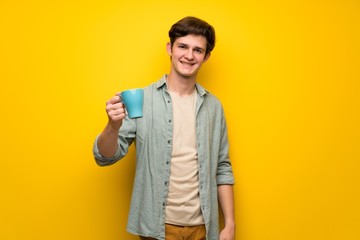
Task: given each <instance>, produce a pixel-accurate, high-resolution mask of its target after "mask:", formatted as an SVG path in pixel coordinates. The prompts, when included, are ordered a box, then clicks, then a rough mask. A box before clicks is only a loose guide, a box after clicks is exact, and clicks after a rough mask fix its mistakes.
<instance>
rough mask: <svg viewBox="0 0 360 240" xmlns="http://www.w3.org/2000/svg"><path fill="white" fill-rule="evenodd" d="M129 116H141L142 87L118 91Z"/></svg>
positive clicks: (142, 102)
mask: <svg viewBox="0 0 360 240" xmlns="http://www.w3.org/2000/svg"><path fill="white" fill-rule="evenodd" d="M120 96H121V100H122V102H123V103H124V105H125V108H126V111H127V114H128V116H129V118H139V117H142V116H143V113H142V110H143V104H144V90H143V89H142V88H136V89H129V90H125V91H123V92H121V93H120Z"/></svg>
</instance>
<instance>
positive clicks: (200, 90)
mask: <svg viewBox="0 0 360 240" xmlns="http://www.w3.org/2000/svg"><path fill="white" fill-rule="evenodd" d="M166 78H167V74H164V76H162V78H161V79H160V80H159V81H157V82H156V88H157V89H159V88H161V87H163V86H166ZM195 87H196V90H197V92H198V94H199V95H200V96H204V95H206V94H208V93H209V92H208V91H207V90H206V89H205V88H203V87H202V86H201V85H200V84H199V83H196V84H195Z"/></svg>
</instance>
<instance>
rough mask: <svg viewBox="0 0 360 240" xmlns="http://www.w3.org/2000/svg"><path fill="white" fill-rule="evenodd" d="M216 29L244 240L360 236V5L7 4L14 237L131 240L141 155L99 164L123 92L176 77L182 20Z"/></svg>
mask: <svg viewBox="0 0 360 240" xmlns="http://www.w3.org/2000/svg"><path fill="white" fill-rule="evenodd" d="M186 15H195V16H198V17H200V18H204V19H205V20H207V21H209V22H210V23H211V24H213V25H214V27H215V28H216V30H217V36H218V40H217V46H216V47H215V50H214V52H213V54H212V58H211V59H210V60H209V62H208V63H206V64H205V65H204V67H203V69H202V72H201V74H200V76H199V81H200V83H202V84H203V85H204V86H205V87H207V88H208V89H209V90H210V91H211V92H213V93H214V94H215V95H217V96H218V97H219V98H220V99H221V100H222V102H223V105H224V108H225V112H226V115H227V119H228V124H229V131H230V142H231V158H232V161H233V166H234V171H235V177H236V181H237V184H236V186H235V191H236V194H235V195H236V219H237V238H236V239H244V240H305V239H306V240H322V239H324V240H325V239H326V240H333V239H334V240H343V239H344V240H353V239H354V240H355V239H360V217H359V216H360V207H359V202H360V191H359V184H360V177H359V176H360V174H359V170H360V169H359V167H360V165H359V160H360V126H359V122H360V92H359V90H360V86H359V85H360V83H359V81H360V47H359V45H360V44H359V43H360V27H359V26H360V2H359V1H357V0H327V1H325V0H324V1H321V0H318V1H316V0H302V1H297V0H296V1H276V0H275V1H266V0H257V1H254V0H245V1H228V0H222V1H207V0H201V1H194V0H190V1H187V0H184V1H160V0H158V1H145V0H143V1H141V0H140V1H130V0H128V1H74V0H73V1H67V0H64V1H40V0H34V1H9V0H5V1H1V3H0V34H1V37H0V71H1V73H0V79H1V88H0V104H1V118H0V119H1V124H0V133H1V143H0V148H1V164H0V189H1V190H0V191H1V199H0V201H1V202H0V214H1V217H0V239H4V240H13V239H21V240H22V239H24V240H25V239H26V240H28V239H34V240H35V239H36V240H43V239H44V240H45V239H46V240H49V239H51V240H64V239H74V240H75V239H76V240H79V239H84V240H104V239H106V240H115V239H126V240H128V239H129V240H131V239H137V238H136V237H134V236H132V235H130V234H128V233H126V230H125V226H126V221H127V213H128V208H129V201H130V194H131V188H132V178H133V175H134V161H133V159H134V154H133V149H132V151H131V152H132V153H131V154H130V155H129V156H128V157H127V158H126V159H124V160H123V161H121V162H119V163H117V164H115V165H113V166H111V167H107V168H100V167H98V166H96V165H95V162H94V160H93V157H92V152H91V148H92V143H93V140H94V138H95V136H96V135H97V134H98V133H99V132H100V131H101V130H102V128H103V126H104V125H105V123H106V120H107V119H106V115H105V111H104V107H105V101H106V100H107V99H108V98H109V97H111V96H112V95H113V94H114V93H115V92H117V91H120V90H122V89H126V88H132V87H141V86H145V85H148V84H150V83H151V82H153V81H155V80H157V79H158V78H159V77H161V76H162V74H163V73H165V72H167V71H168V69H169V57H168V55H167V54H166V51H165V44H166V42H167V41H168V37H167V31H168V29H169V28H170V26H171V24H172V23H174V22H175V21H177V20H178V19H180V18H182V17H184V16H186Z"/></svg>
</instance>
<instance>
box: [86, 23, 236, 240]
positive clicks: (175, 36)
mask: <svg viewBox="0 0 360 240" xmlns="http://www.w3.org/2000/svg"><path fill="white" fill-rule="evenodd" d="M169 37H170V43H168V44H167V46H166V49H167V52H168V54H169V55H170V59H171V67H170V72H169V74H168V75H166V74H165V75H164V76H163V77H162V78H161V79H160V80H159V81H158V82H156V83H153V84H151V85H150V86H148V87H146V88H144V107H143V117H142V118H137V119H129V118H128V117H127V116H126V111H125V108H124V105H123V104H122V102H121V99H120V97H119V96H118V95H116V96H114V97H112V98H111V99H110V100H109V101H108V102H107V103H106V112H107V115H108V123H107V125H106V127H105V129H104V130H103V131H102V133H101V134H100V135H99V136H98V137H97V139H96V141H95V144H94V150H93V151H94V156H95V159H96V162H97V164H99V165H100V166H105V165H111V164H113V163H115V162H116V161H118V160H119V159H121V158H123V157H124V156H125V155H126V154H127V152H128V148H129V146H130V145H131V144H132V142H133V141H134V140H135V143H136V157H137V161H136V164H137V166H136V173H135V182H134V187H133V194H132V200H131V206H130V214H129V219H128V226H127V230H128V231H129V232H130V233H133V234H135V235H139V236H140V238H141V239H167V240H168V239H169V240H172V239H189V240H190V239H194V240H200V239H209V240H215V239H220V240H233V239H234V235H235V220H234V200H233V187H232V186H233V184H234V178H233V173H232V168H231V164H230V160H229V155H228V152H229V149H228V148H229V146H228V137H227V128H226V122H225V117H224V111H223V108H222V106H221V103H220V102H219V101H218V100H217V99H216V98H215V97H214V96H213V95H212V94H210V93H209V92H207V91H206V90H205V89H204V88H203V87H202V86H200V85H199V84H198V83H197V82H196V78H197V74H198V72H199V70H200V68H201V66H202V64H203V63H205V62H206V61H207V60H208V59H209V57H210V53H211V51H212V50H213V48H214V46H215V31H214V28H213V27H212V26H211V25H209V24H208V23H206V22H205V21H203V20H201V19H198V18H195V17H186V18H183V19H181V20H180V21H178V22H177V23H175V24H174V25H173V26H172V27H171V29H170V31H169ZM218 203H219V204H220V207H221V210H222V212H223V215H224V223H225V227H224V229H223V230H222V231H221V232H220V233H219V225H218Z"/></svg>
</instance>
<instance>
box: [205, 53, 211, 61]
mask: <svg viewBox="0 0 360 240" xmlns="http://www.w3.org/2000/svg"><path fill="white" fill-rule="evenodd" d="M210 56H211V53H207V54H206V55H205V57H204V62H206V61H207V60H208V59H209V58H210Z"/></svg>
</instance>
